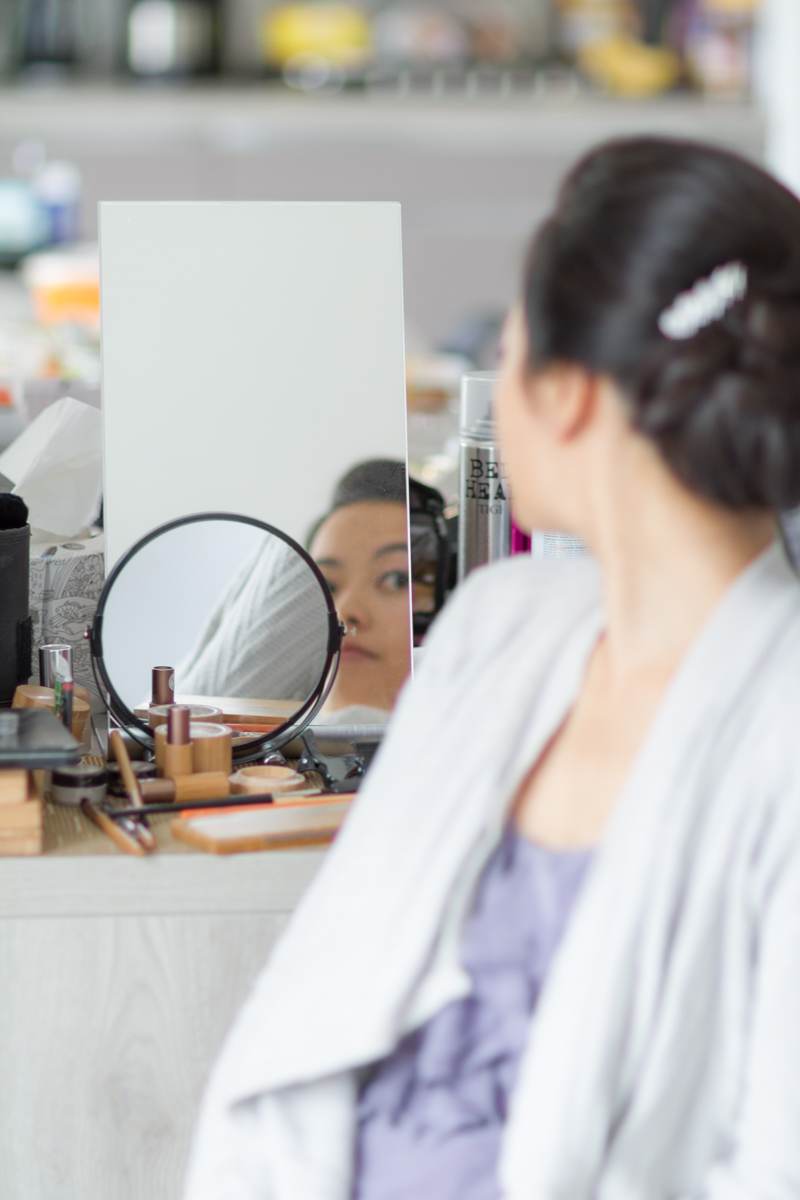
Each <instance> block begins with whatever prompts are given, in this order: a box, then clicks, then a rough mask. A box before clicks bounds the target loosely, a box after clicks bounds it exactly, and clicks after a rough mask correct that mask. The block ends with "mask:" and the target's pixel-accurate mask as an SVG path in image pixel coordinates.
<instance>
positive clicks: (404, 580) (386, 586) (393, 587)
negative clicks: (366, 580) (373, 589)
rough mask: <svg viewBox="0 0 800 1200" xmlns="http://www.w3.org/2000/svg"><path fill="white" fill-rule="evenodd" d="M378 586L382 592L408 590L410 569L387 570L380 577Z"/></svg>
mask: <svg viewBox="0 0 800 1200" xmlns="http://www.w3.org/2000/svg"><path fill="white" fill-rule="evenodd" d="M378 588H379V589H380V591H382V592H402V591H407V590H408V571H386V572H385V574H383V575H381V576H380V578H379V579H378Z"/></svg>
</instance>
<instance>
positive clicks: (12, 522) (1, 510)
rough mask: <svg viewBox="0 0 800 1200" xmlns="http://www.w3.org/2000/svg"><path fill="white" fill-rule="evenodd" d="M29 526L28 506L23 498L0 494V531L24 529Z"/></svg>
mask: <svg viewBox="0 0 800 1200" xmlns="http://www.w3.org/2000/svg"><path fill="white" fill-rule="evenodd" d="M27 524H28V506H27V504H26V503H25V501H24V500H23V499H22V496H15V495H13V493H12V492H0V529H23V528H24V527H25V526H26V525H27Z"/></svg>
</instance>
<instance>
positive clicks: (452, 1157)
mask: <svg viewBox="0 0 800 1200" xmlns="http://www.w3.org/2000/svg"><path fill="white" fill-rule="evenodd" d="M589 858H590V853H589V852H588V851H578V852H556V851H552V850H546V849H544V848H543V847H541V846H536V845H535V844H534V843H533V842H528V841H526V840H525V839H524V838H521V837H519V836H518V835H516V834H515V833H513V831H509V832H507V833H506V835H505V836H504V838H503V840H502V842H501V843H500V845H499V847H498V848H497V850H496V851H495V853H494V854H493V856H492V858H491V859H490V860H489V863H488V865H487V867H486V870H485V871H484V874H483V878H482V880H481V884H480V887H479V890H478V897H477V901H476V905H475V908H474V910H473V912H472V914H471V915H470V917H469V919H468V920H467V922H466V924H465V928H464V941H463V951H462V963H463V965H464V967H465V969H466V970H467V971H468V972H469V974H470V975H471V977H472V983H473V990H472V993H471V995H469V996H467V997H465V998H464V999H463V1000H456V1001H454V1002H453V1003H452V1004H448V1005H447V1006H446V1007H445V1008H444V1009H442V1011H441V1012H440V1013H437V1015H436V1016H435V1017H434V1018H433V1019H432V1020H431V1021H429V1022H428V1024H427V1025H425V1026H424V1027H423V1028H422V1029H419V1030H417V1031H416V1032H415V1033H412V1034H410V1035H409V1036H408V1037H406V1038H404V1039H403V1041H402V1042H401V1043H400V1044H399V1045H398V1047H397V1049H396V1050H395V1051H394V1053H393V1054H391V1055H390V1056H389V1057H388V1058H385V1059H383V1060H382V1061H381V1062H379V1063H378V1064H376V1067H375V1069H374V1071H373V1074H372V1076H371V1078H370V1079H369V1081H368V1082H367V1083H366V1085H365V1086H364V1088H363V1089H362V1092H361V1098H360V1102H359V1112H358V1117H359V1134H358V1146H357V1156H356V1183H355V1192H354V1200H499V1197H500V1188H499V1184H498V1182H497V1178H496V1165H497V1157H498V1153H499V1150H500V1140H501V1137H502V1133H503V1123H504V1121H505V1118H506V1112H507V1109H508V1103H509V1098H510V1095H511V1092H512V1090H513V1087H514V1083H515V1080H516V1075H517V1068H518V1065H519V1060H520V1056H521V1054H522V1050H523V1048H524V1045H525V1040H526V1037H527V1034H528V1028H529V1026H530V1019H531V1013H532V1012H533V1008H534V1005H535V1003H536V997H537V995H538V992H539V989H540V988H541V986H542V982H543V980H544V977H545V975H546V973H547V968H548V966H549V965H550V961H551V959H552V957H553V953H554V951H555V949H556V947H557V945H558V942H559V939H560V938H561V935H562V933H563V931H564V928H565V926H566V923H567V918H568V916H569V912H570V909H571V907H572V903H573V901H574V899H575V896H576V895H577V893H578V889H579V887H580V884H581V880H582V878H583V875H584V872H585V870H586V867H587V865H588V862H589Z"/></svg>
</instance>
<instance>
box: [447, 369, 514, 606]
mask: <svg viewBox="0 0 800 1200" xmlns="http://www.w3.org/2000/svg"><path fill="white" fill-rule="evenodd" d="M496 382H497V372H496V371H475V372H472V373H471V374H469V375H464V376H462V379H461V409H460V418H459V431H458V440H459V475H458V580H459V583H460V582H461V580H462V579H464V578H466V576H467V575H468V574H469V572H470V571H472V570H474V568H475V567H480V566H482V565H483V564H484V563H489V562H494V560H495V559H497V558H506V557H507V556H508V555H509V554H510V553H511V504H510V501H509V494H508V481H507V479H506V473H505V468H504V466H503V461H502V457H501V455H500V447H499V445H498V443H497V436H496V432H495V425H494V418H493V404H494V388H495V384H496Z"/></svg>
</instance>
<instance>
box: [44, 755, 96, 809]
mask: <svg viewBox="0 0 800 1200" xmlns="http://www.w3.org/2000/svg"><path fill="white" fill-rule="evenodd" d="M107 780H108V773H107V771H106V769H105V767H91V766H84V765H83V764H82V763H79V764H78V765H77V766H74V767H56V768H54V770H53V778H52V782H51V786H50V794H51V796H52V798H53V800H54V801H55V803H56V804H69V805H72V806H73V807H76V806H78V805H80V804H81V802H82V801H83V800H91V801H92V803H93V804H101V803H102V802H103V801H104V800H105V798H106V784H107Z"/></svg>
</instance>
